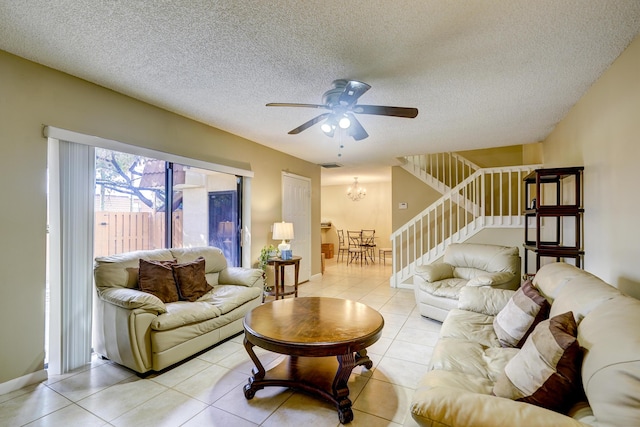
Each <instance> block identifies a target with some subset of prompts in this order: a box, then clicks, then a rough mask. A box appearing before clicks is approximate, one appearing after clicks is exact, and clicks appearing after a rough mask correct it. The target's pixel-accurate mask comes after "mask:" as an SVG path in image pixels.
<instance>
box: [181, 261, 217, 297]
mask: <svg viewBox="0 0 640 427" xmlns="http://www.w3.org/2000/svg"><path fill="white" fill-rule="evenodd" d="M204 266H205V261H204V258H203V257H199V258H198V259H196V260H195V261H193V262H188V263H184V264H175V265H173V275H174V277H175V280H176V284H177V285H178V292H180V299H181V300H186V301H192V302H193V301H195V300H197V299H198V298H200V297H201V296H203V295H204V294H206V293H207V292H209V291H210V290H211V289H213V287H211V285H209V284H208V283H207V279H206V278H205V275H204V271H205V270H204Z"/></svg>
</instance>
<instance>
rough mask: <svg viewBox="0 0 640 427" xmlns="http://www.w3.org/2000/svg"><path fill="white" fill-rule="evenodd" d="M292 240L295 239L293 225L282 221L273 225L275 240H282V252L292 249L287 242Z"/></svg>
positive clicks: (280, 248) (279, 247)
mask: <svg viewBox="0 0 640 427" xmlns="http://www.w3.org/2000/svg"><path fill="white" fill-rule="evenodd" d="M291 239H293V223H291V222H284V221H282V222H276V223H274V224H273V240H282V242H281V243H280V244H279V245H278V249H279V250H280V251H281V252H282V251H283V250H289V249H291V245H289V244H288V243H287V242H286V241H287V240H291Z"/></svg>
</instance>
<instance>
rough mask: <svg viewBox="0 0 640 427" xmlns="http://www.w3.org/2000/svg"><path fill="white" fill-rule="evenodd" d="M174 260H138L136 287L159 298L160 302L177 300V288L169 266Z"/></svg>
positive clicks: (178, 298)
mask: <svg viewBox="0 0 640 427" xmlns="http://www.w3.org/2000/svg"><path fill="white" fill-rule="evenodd" d="M173 264H175V261H147V260H145V259H141V260H140V268H139V271H138V287H139V288H140V290H141V291H144V292H148V293H150V294H153V295H155V296H157V297H158V298H160V300H161V301H162V302H165V303H166V302H175V301H179V300H180V297H179V296H178V288H177V287H176V282H175V280H174V279H173V269H172V268H171V266H172V265H173Z"/></svg>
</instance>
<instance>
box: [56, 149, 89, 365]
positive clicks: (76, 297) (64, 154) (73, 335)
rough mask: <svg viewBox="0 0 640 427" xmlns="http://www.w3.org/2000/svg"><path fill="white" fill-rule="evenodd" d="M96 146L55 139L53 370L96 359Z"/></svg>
mask: <svg viewBox="0 0 640 427" xmlns="http://www.w3.org/2000/svg"><path fill="white" fill-rule="evenodd" d="M94 151H95V150H94V148H93V147H92V146H89V145H84V144H75V143H72V142H66V141H58V140H55V139H49V175H50V187H49V197H50V200H51V201H50V206H49V208H50V218H49V220H50V247H49V254H50V263H51V268H50V292H51V299H50V301H51V310H50V312H51V313H52V317H51V319H50V322H51V326H50V327H51V332H52V334H51V339H50V348H51V349H52V351H51V352H50V358H49V366H50V369H49V370H50V371H51V373H65V372H68V371H71V370H73V369H75V368H77V367H80V366H82V365H84V364H87V363H89V362H90V361H91V324H92V322H91V319H92V295H93V215H94V214H93V210H94V206H93V193H94V170H95V167H94V164H95V152H94Z"/></svg>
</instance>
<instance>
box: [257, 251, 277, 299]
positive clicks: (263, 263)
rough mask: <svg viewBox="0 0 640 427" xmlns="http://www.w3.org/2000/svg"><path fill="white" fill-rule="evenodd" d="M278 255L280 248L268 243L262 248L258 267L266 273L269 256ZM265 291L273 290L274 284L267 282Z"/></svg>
mask: <svg viewBox="0 0 640 427" xmlns="http://www.w3.org/2000/svg"><path fill="white" fill-rule="evenodd" d="M277 256H278V248H276V247H275V246H274V245H266V246H264V247H263V248H262V249H261V250H260V257H258V268H260V269H262V271H264V273H265V275H266V273H267V262H268V261H269V258H273V257H277ZM264 289H265V291H267V292H271V290H272V286H270V285H267V284H266V282H265V288H264Z"/></svg>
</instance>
